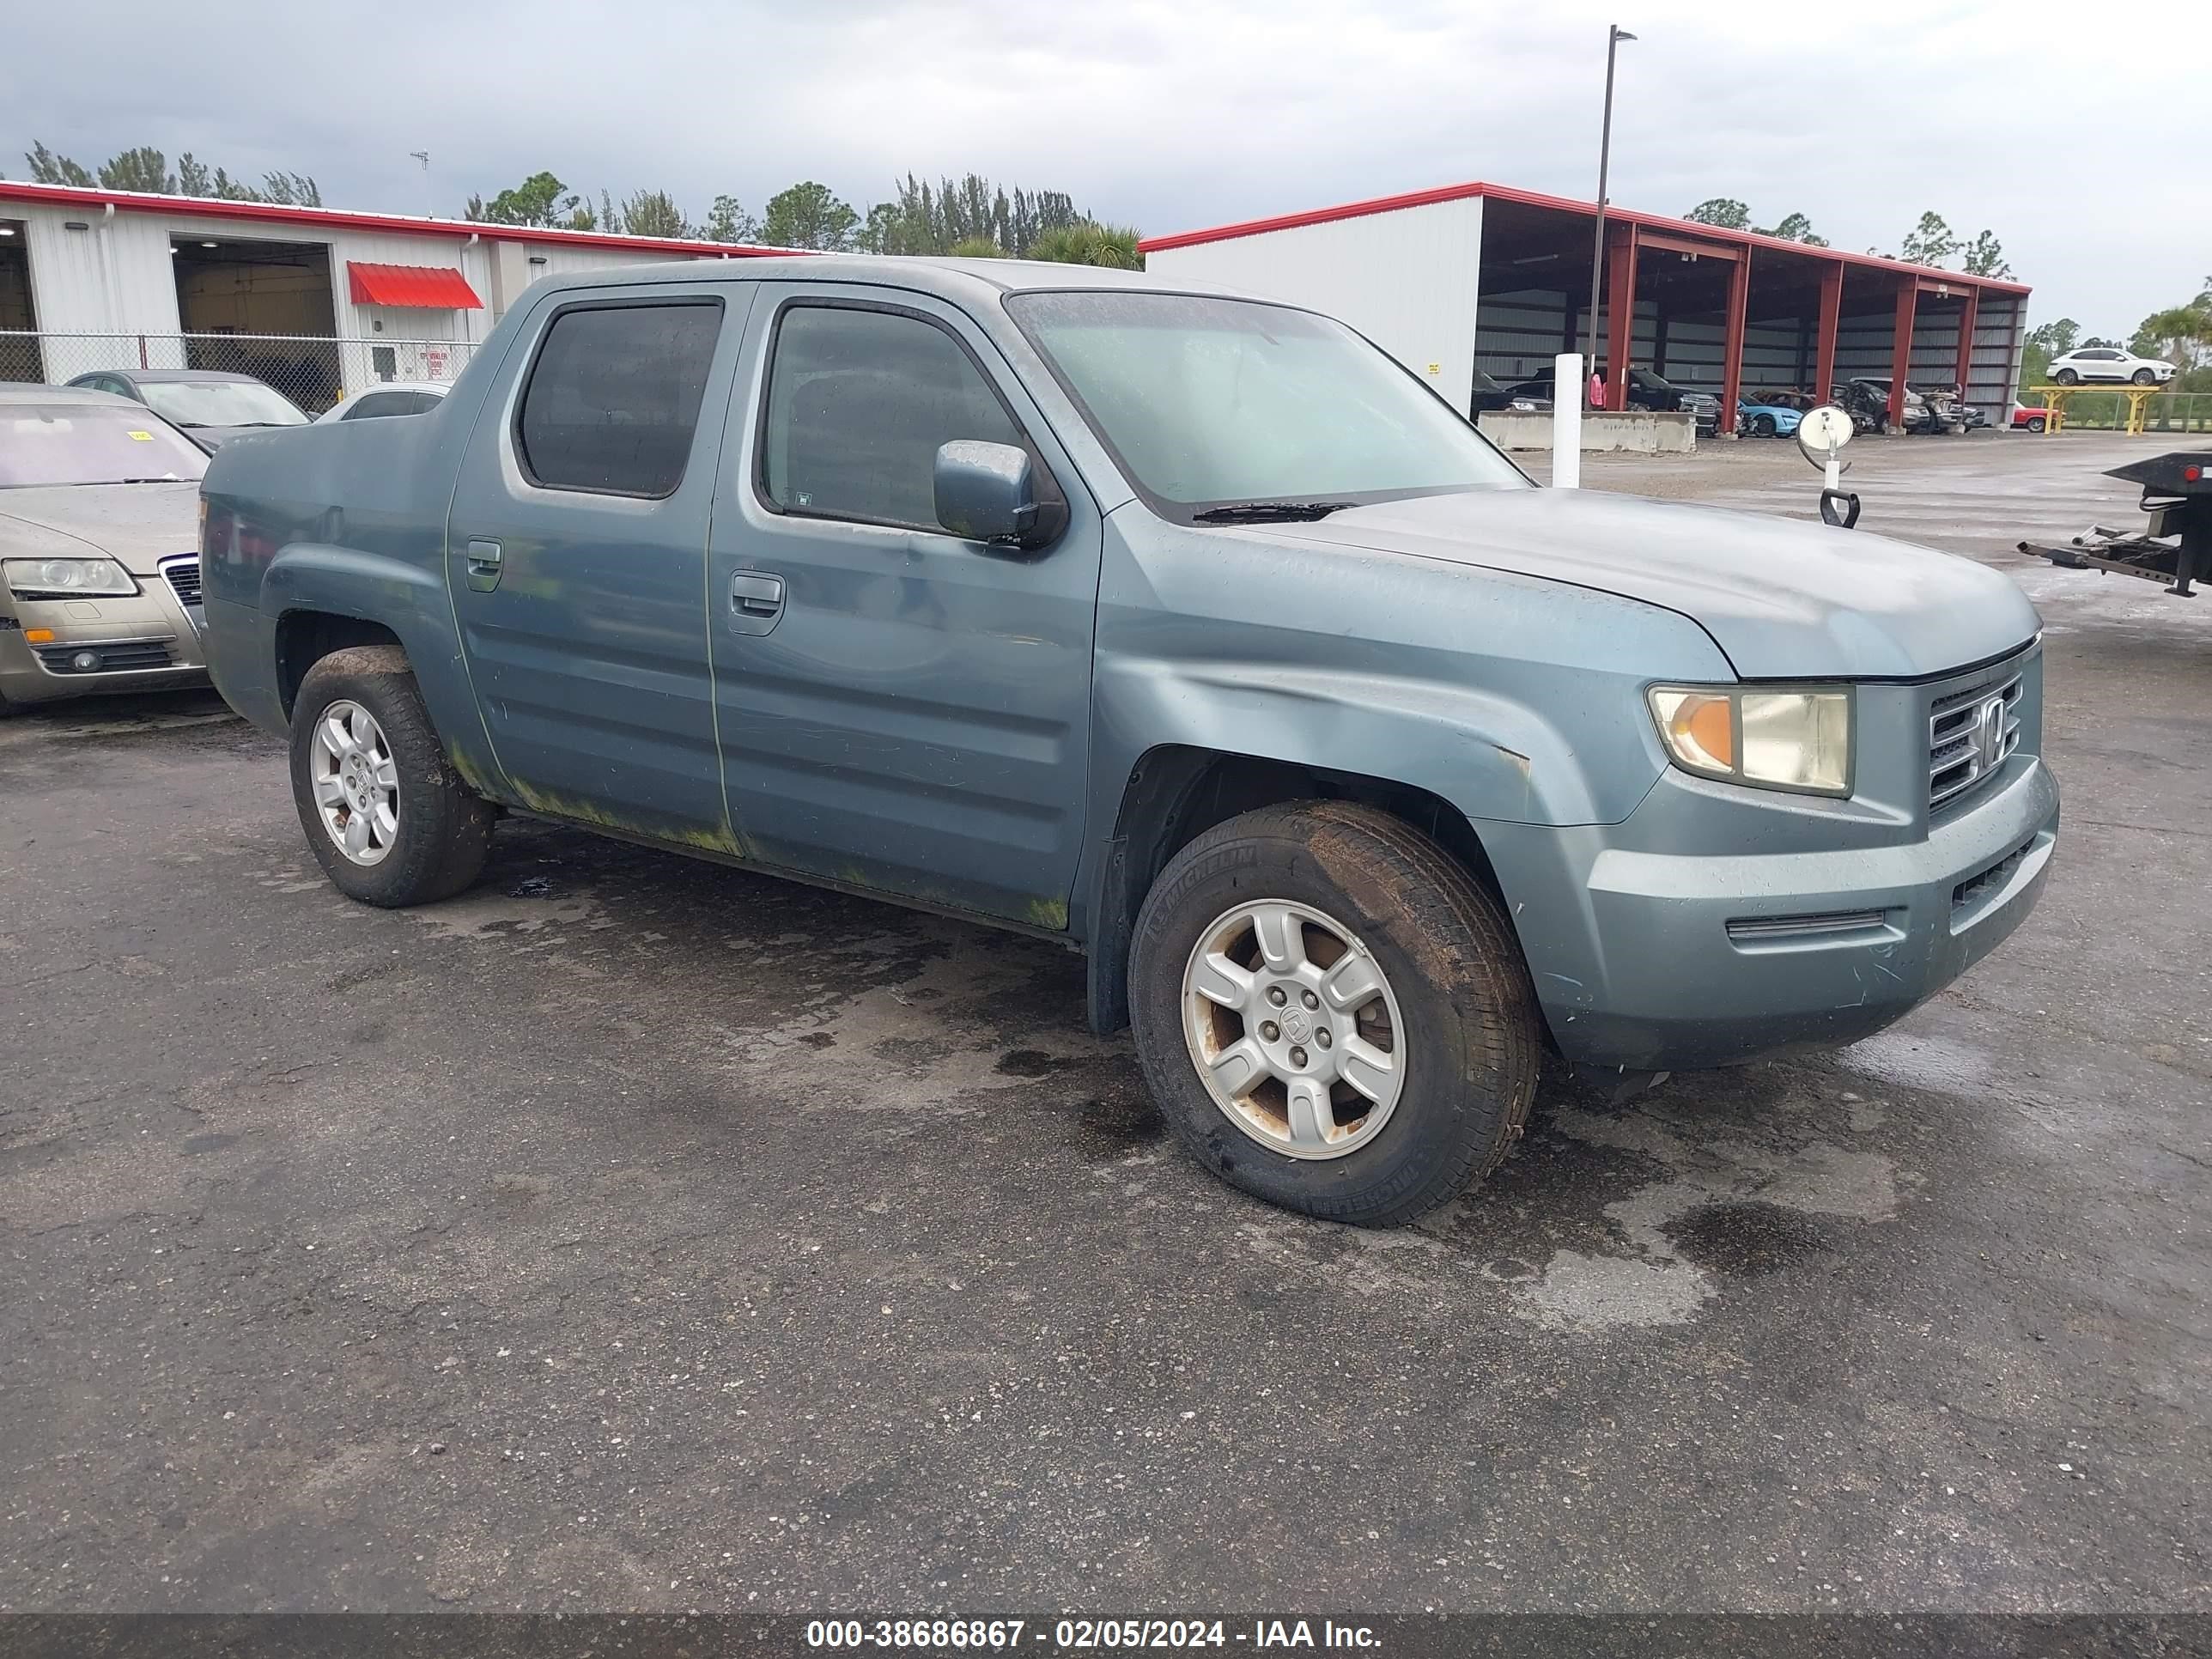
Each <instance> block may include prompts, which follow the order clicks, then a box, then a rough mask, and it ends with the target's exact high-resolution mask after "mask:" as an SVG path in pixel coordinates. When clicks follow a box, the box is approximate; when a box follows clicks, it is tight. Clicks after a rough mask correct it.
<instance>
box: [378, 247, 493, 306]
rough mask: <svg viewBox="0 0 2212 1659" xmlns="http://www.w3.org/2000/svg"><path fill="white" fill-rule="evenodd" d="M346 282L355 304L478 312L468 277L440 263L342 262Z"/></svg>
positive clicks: (479, 304) (477, 301)
mask: <svg viewBox="0 0 2212 1659" xmlns="http://www.w3.org/2000/svg"><path fill="white" fill-rule="evenodd" d="M346 284H347V286H348V287H349V289H351V290H352V292H353V302H354V303H355V304H356V305H357V306H416V307H421V308H422V309H424V310H427V311H482V310H483V301H482V300H479V299H477V291H476V289H472V288H471V287H470V286H469V279H468V278H467V277H465V276H462V275H461V273H460V272H459V271H458V270H449V269H447V267H445V266H443V265H365V264H362V262H361V261H360V260H358V259H349V260H347V261H346Z"/></svg>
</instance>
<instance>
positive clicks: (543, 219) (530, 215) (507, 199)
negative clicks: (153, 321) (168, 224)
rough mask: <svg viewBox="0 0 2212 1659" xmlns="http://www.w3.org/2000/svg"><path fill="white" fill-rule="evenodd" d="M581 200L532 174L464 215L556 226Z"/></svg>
mask: <svg viewBox="0 0 2212 1659" xmlns="http://www.w3.org/2000/svg"><path fill="white" fill-rule="evenodd" d="M217 176H218V179H219V178H220V174H218V175H217ZM583 200H584V198H583V197H580V196H578V195H575V194H574V193H572V192H570V191H569V190H568V185H564V184H562V182H561V181H560V179H557V178H556V177H555V176H554V175H553V174H552V173H532V174H531V175H530V176H529V177H528V178H527V179H524V180H523V181H522V182H521V183H520V184H519V185H515V186H514V187H513V189H511V190H503V191H500V193H499V194H498V195H496V196H495V197H492V198H491V200H490V201H489V202H487V201H485V200H484V198H483V197H481V196H471V197H469V205H468V216H469V217H470V218H471V219H481V220H483V222H485V223H487V224H494V225H558V224H561V223H562V222H566V221H568V220H569V219H570V218H572V217H574V214H575V211H576V210H577V209H578V208H579V207H580V206H582V205H583Z"/></svg>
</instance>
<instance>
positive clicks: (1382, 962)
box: [1129, 800, 1542, 1227]
mask: <svg viewBox="0 0 2212 1659" xmlns="http://www.w3.org/2000/svg"><path fill="white" fill-rule="evenodd" d="M1270 898H1272V899H1282V900H1286V901H1289V902H1293V903H1298V904H1304V905H1307V906H1310V907H1311V908H1314V909H1316V910H1319V911H1322V912H1323V913H1324V914H1326V915H1330V916H1333V917H1335V918H1338V919H1340V920H1341V921H1343V922H1345V923H1346V924H1347V925H1348V926H1349V927H1351V928H1352V929H1353V930H1354V931H1355V932H1356V933H1358V936H1359V939H1360V940H1361V942H1362V943H1364V945H1366V946H1367V948H1368V950H1369V951H1370V953H1371V954H1372V956H1373V957H1374V958H1375V960H1376V963H1377V965H1378V966H1380V967H1381V969H1383V973H1384V974H1385V975H1387V976H1388V978H1389V982H1390V985H1391V987H1392V989H1393V991H1394V992H1395V995H1396V997H1397V1000H1398V1005H1399V1007H1400V1010H1401V1013H1402V1015H1403V1019H1404V1025H1405V1030H1404V1031H1403V1032H1401V1033H1399V1034H1398V1042H1399V1045H1400V1051H1401V1052H1402V1053H1403V1054H1405V1055H1406V1056H1407V1066H1406V1072H1405V1080H1404V1083H1403V1085H1402V1088H1401V1093H1400V1095H1399V1097H1398V1100H1397V1104H1396V1107H1395V1110H1394V1111H1393V1112H1392V1114H1391V1115H1390V1117H1389V1120H1388V1121H1386V1122H1385V1123H1384V1124H1383V1127H1382V1129H1381V1130H1380V1132H1379V1133H1377V1134H1376V1137H1375V1138H1374V1139H1372V1140H1370V1141H1369V1142H1367V1143H1366V1144H1365V1145H1364V1146H1358V1148H1357V1149H1356V1150H1354V1151H1352V1152H1347V1153H1346V1154H1344V1155H1343V1156H1341V1157H1338V1158H1328V1159H1325V1160H1313V1159H1304V1158H1292V1157H1290V1156H1288V1155H1286V1154H1284V1153H1281V1152H1275V1151H1273V1150H1272V1149H1271V1148H1269V1147H1268V1146H1264V1145H1262V1144H1261V1142H1260V1141H1259V1140H1257V1139H1254V1138H1253V1137H1252V1136H1251V1135H1249V1134H1248V1133H1245V1132H1244V1131H1243V1129H1241V1128H1239V1127H1237V1125H1236V1124H1234V1123H1232V1122H1231V1121H1230V1119H1229V1117H1228V1116H1227V1115H1226V1114H1225V1111H1224V1110H1223V1109H1222V1108H1220V1107H1218V1106H1217V1105H1216V1104H1215V1103H1214V1100H1213V1097H1212V1095H1211V1094H1210V1093H1209V1092H1208V1091H1207V1089H1206V1085H1205V1083H1204V1082H1203V1081H1201V1080H1200V1077H1199V1074H1198V1068H1197V1066H1196V1064H1195V1062H1194V1060H1193V1059H1192V1057H1191V1053H1190V1048H1189V1045H1188V1042H1187V1040H1186V1038H1185V1036H1184V1024H1183V1016H1182V984H1183V969H1184V965H1185V963H1186V962H1187V961H1188V958H1189V956H1190V952H1191V951H1192V949H1193V947H1194V945H1196V943H1197V942H1198V939H1199V936H1200V933H1203V932H1204V931H1205V930H1206V928H1207V927H1209V926H1210V925H1211V924H1212V922H1213V921H1214V919H1215V918H1217V917H1218V916H1220V915H1223V914H1224V913H1225V911H1228V910H1230V909H1231V908H1235V907H1236V906H1237V905H1239V904H1242V903H1245V902H1251V901H1254V900H1258V899H1270ZM1129 1001H1130V1013H1131V1024H1133V1027H1134V1028H1135V1036H1136V1044H1137V1054H1138V1058H1139V1061H1140V1062H1141V1063H1142V1065H1143V1066H1144V1070H1145V1077H1146V1081H1147V1083H1148V1084H1149V1085H1151V1088H1152V1097H1153V1098H1154V1099H1155V1100H1156V1101H1157V1102H1158V1104H1159V1107H1160V1109H1161V1112H1162V1113H1163V1115H1164V1116H1165V1117H1166V1118H1167V1120H1168V1121H1169V1123H1170V1124H1171V1125H1172V1126H1173V1127H1174V1128H1175V1130H1176V1133H1177V1134H1178V1135H1180V1136H1181V1137H1182V1140H1183V1142H1184V1143H1185V1145H1187V1146H1188V1147H1189V1148H1190V1149H1191V1151H1192V1152H1194V1154H1195V1155H1196V1157H1197V1158H1198V1160H1199V1162H1200V1163H1201V1164H1204V1165H1205V1166H1206V1168H1207V1169H1208V1170H1212V1172H1213V1173H1214V1174H1216V1175H1218V1176H1220V1177H1221V1178H1222V1179H1223V1180H1225V1181H1226V1182H1229V1183H1230V1184H1231V1186H1235V1187H1241V1188H1243V1189H1244V1190H1245V1191H1246V1192H1249V1193H1251V1194H1255V1196H1258V1197H1260V1198H1264V1199H1266V1200H1268V1201H1269V1202H1270V1203H1273V1204H1279V1205H1281V1206H1283V1207H1284V1208H1285V1209H1290V1210H1297V1211H1300V1212H1304V1214H1307V1215H1312V1216H1318V1217H1321V1218H1323V1219H1325V1220H1330V1221H1340V1222H1346V1223H1350V1224H1352V1225H1356V1226H1365V1227H1388V1226H1395V1225H1398V1224H1400V1223H1402V1222H1406V1221H1410V1220H1412V1219H1413V1218H1415V1217H1417V1216H1419V1215H1421V1214H1423V1213H1425V1212H1427V1211H1430V1210H1432V1209H1434V1208H1436V1207H1437V1206H1438V1205H1440V1204H1443V1203H1444V1202H1446V1201H1448V1200H1450V1199H1452V1198H1454V1197H1455V1196H1457V1195H1458V1194H1460V1193H1462V1192H1463V1191H1464V1190H1466V1188H1468V1187H1469V1186H1470V1185H1472V1184H1473V1183H1474V1182H1477V1181H1479V1180H1480V1179H1481V1178H1482V1177H1483V1176H1486V1175H1488V1174H1489V1173H1490V1172H1491V1171H1492V1170H1494V1169H1496V1168H1497V1167H1498V1164H1501V1163H1502V1162H1504V1158H1505V1156H1506V1154H1507V1153H1508V1152H1510V1151H1511V1150H1512V1147H1513V1143H1514V1142H1515V1141H1516V1140H1517V1139H1519V1138H1520V1135H1521V1131H1522V1126H1523V1125H1524V1124H1525V1123H1526V1122H1527V1121H1528V1107H1529V1103H1530V1101H1531V1100H1532V1099H1533V1098H1534V1095H1535V1090H1536V1076H1537V1071H1538V1068H1539V1066H1540V1064H1541V1060H1540V1052H1541V1051H1540V1045H1541V1029H1542V1028H1541V1021H1540V1018H1539V1016H1538V1013H1537V1009H1536V1000H1535V995H1534V991H1533V989H1532V988H1531V987H1530V985H1529V982H1528V968H1527V965H1526V964H1525V963H1524V962H1523V961H1522V956H1521V947H1520V945H1519V943H1518V941H1517V940H1516V939H1515V937H1514V934H1513V930H1512V927H1511V925H1510V923H1509V922H1508V921H1507V919H1506V917H1505V915H1504V911H1503V910H1502V909H1501V908H1499V906H1498V902H1497V901H1496V900H1495V899H1493V898H1492V896H1490V895H1489V894H1487V893H1486V892H1485V891H1484V890H1482V889H1481V888H1480V887H1478V886H1477V885H1476V884H1475V883H1474V881H1473V880H1471V879H1470V878H1468V874H1467V872H1465V871H1464V870H1463V869H1462V868H1461V866H1459V865H1458V864H1457V863H1456V862H1455V861H1454V860H1453V859H1452V858H1451V857H1450V856H1449V854H1446V853H1445V852H1444V851H1443V848H1440V847H1438V846H1437V844H1436V843H1435V842H1432V841H1431V840H1429V839H1428V837H1426V836H1423V835H1421V834H1420V833H1419V831H1417V830H1415V829H1413V828H1412V826H1410V825H1408V824H1407V823H1404V822H1403V821H1401V820H1400V819H1398V818H1395V817H1391V816H1390V815H1389V814H1388V813H1386V812H1383V811H1377V810H1376V809H1374V808H1372V807H1367V806H1359V805H1352V804H1350V803H1348V802H1342V801H1319V800H1316V801H1302V802H1294V803H1290V804H1286V805H1279V806H1270V807H1265V808H1262V809H1261V810H1260V811H1254V812H1247V813H1245V814H1244V815H1243V817H1237V818H1232V819H1231V820H1230V821H1229V822H1227V823H1222V824H1218V825H1216V826H1215V827H1214V828H1213V829H1209V830H1207V831H1206V833H1204V834H1203V835H1201V836H1199V837H1198V838H1197V839H1196V840H1194V841H1193V842H1191V843H1190V844H1189V845H1188V847H1185V848H1183V849H1182V851H1181V852H1180V853H1178V854H1176V856H1175V857H1174V858H1173V859H1172V860H1170V861H1169V863H1168V866H1167V868H1166V869H1164V870H1163V871H1162V872H1160V876H1159V878H1158V880H1157V881H1156V882H1154V883H1153V884H1152V890H1151V892H1150V893H1149V894H1147V895H1146V899H1145V903H1144V908H1143V911H1142V913H1141V914H1140V915H1139V917H1138V919H1137V929H1136V937H1135V939H1134V941H1133V947H1132V951H1131V958H1130V969H1129Z"/></svg>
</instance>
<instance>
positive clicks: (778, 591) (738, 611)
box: [730, 570, 783, 634]
mask: <svg viewBox="0 0 2212 1659" xmlns="http://www.w3.org/2000/svg"><path fill="white" fill-rule="evenodd" d="M782 615H783V578H782V577H781V576H771V575H769V574H768V573H767V572H765V571H761V570H740V571H738V572H737V573H736V574H734V575H732V577H731V578H730V629H731V631H732V633H737V634H765V633H767V632H768V631H769V629H771V628H774V627H775V624H776V623H777V621H778V620H779V619H780V618H781V617H782Z"/></svg>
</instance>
